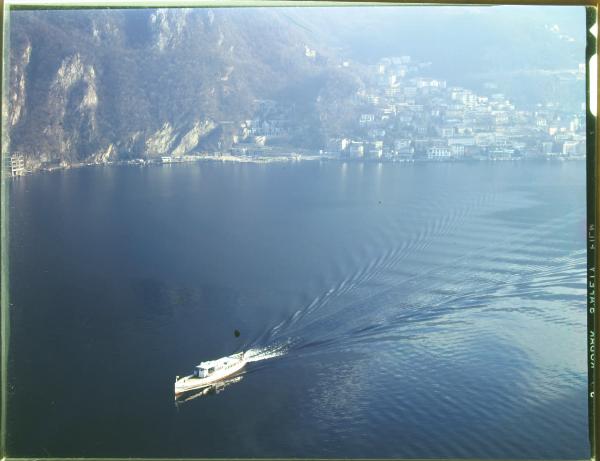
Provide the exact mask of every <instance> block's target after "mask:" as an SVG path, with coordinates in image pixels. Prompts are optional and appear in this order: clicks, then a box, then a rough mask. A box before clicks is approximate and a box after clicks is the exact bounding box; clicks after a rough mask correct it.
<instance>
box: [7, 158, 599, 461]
mask: <svg viewBox="0 0 600 461" xmlns="http://www.w3.org/2000/svg"><path fill="white" fill-rule="evenodd" d="M11 194H12V196H11V213H12V221H11V237H12V242H11V248H12V255H11V294H12V301H11V302H12V309H11V334H12V336H11V362H10V375H9V381H10V386H11V387H10V402H9V403H10V406H9V418H10V426H9V454H10V455H11V456H167V457H168V456H172V457H174V456H181V457H187V456H195V457H235V456H254V457H276V456H284V457H334V456H336V457H404V458H409V457H420V458H425V457H469V458H502V457H505V458H584V457H588V455H589V449H588V443H587V415H586V411H587V402H586V385H587V380H586V355H585V347H586V346H585V344H586V342H585V338H586V318H585V297H586V292H585V267H586V254H585V165H584V163H583V162H565V163H558V162H557V163H554V162H540V163H525V162H523V163H500V164H491V163H476V164H413V165H398V164H360V163H349V164H344V163H318V162H310V163H299V164H286V165H281V164H267V165H253V164H242V165H240V164H212V163H201V164H196V165H173V166H170V167H153V168H97V169H83V170H72V171H66V172H59V173H55V174H47V175H38V176H32V177H26V178H19V180H17V181H14V182H13V183H12V184H11ZM235 329H238V330H239V331H240V332H241V335H240V337H239V338H236V337H235V336H234V334H233V332H234V330H235ZM240 350H244V351H248V350H250V353H249V354H248V356H249V357H250V360H249V362H250V363H249V364H248V365H247V366H246V368H245V370H244V372H243V373H242V374H241V375H240V376H237V377H235V378H234V379H232V380H231V381H229V382H227V383H224V384H223V385H222V386H220V387H219V388H218V389H212V390H211V391H210V392H208V391H207V392H206V393H204V394H202V395H192V396H190V397H192V398H189V399H188V400H187V401H186V402H180V403H179V404H178V405H175V404H174V402H173V381H174V377H175V375H183V374H187V373H188V372H189V371H190V370H191V369H192V367H193V366H194V365H196V364H197V363H198V362H200V361H202V360H206V359H213V358H217V357H220V356H223V355H228V354H231V353H233V352H235V351H240Z"/></svg>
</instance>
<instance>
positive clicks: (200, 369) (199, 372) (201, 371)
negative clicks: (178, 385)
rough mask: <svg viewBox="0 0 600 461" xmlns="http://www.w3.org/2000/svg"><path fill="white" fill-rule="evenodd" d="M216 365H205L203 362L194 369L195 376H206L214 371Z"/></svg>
mask: <svg viewBox="0 0 600 461" xmlns="http://www.w3.org/2000/svg"><path fill="white" fill-rule="evenodd" d="M214 371H215V367H207V368H205V367H203V366H202V365H201V364H200V365H198V366H197V367H196V369H195V370H194V376H195V377H196V378H206V377H207V376H209V375H211V374H212V373H214Z"/></svg>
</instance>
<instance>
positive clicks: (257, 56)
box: [9, 9, 359, 163]
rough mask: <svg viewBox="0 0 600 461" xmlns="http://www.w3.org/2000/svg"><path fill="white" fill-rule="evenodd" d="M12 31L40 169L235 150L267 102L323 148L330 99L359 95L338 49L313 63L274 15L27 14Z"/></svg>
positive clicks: (19, 145)
mask: <svg viewBox="0 0 600 461" xmlns="http://www.w3.org/2000/svg"><path fill="white" fill-rule="evenodd" d="M11 21H12V24H11V32H12V33H11V73H10V108H9V125H10V128H11V147H12V150H13V151H21V152H23V153H25V155H26V157H27V159H28V161H29V162H30V163H31V162H35V161H37V160H39V161H40V162H43V161H56V160H58V161H66V162H76V161H83V160H90V159H92V160H96V161H99V162H100V161H107V160H111V159H113V160H114V159H117V158H127V157H130V156H131V157H139V156H157V155H167V154H184V153H186V152H190V151H193V150H194V149H198V148H202V147H210V145H211V144H213V145H214V144H216V143H219V142H225V143H227V142H228V141H229V142H230V141H231V133H230V131H231V130H232V129H233V128H235V127H237V126H238V125H239V123H240V122H242V121H243V120H245V119H248V118H251V117H252V116H253V114H254V112H255V111H256V110H257V107H258V105H259V103H260V100H265V99H268V100H274V101H285V105H286V106H287V107H291V108H292V109H291V113H290V114H287V115H288V117H289V118H291V120H292V121H293V122H294V123H297V124H299V125H306V137H305V139H302V138H303V137H302V136H297V137H300V138H301V139H300V144H301V145H305V146H306V147H315V146H318V145H320V144H321V142H322V140H321V139H319V130H318V126H316V125H317V123H316V122H317V121H318V120H319V116H318V113H317V112H318V111H317V110H316V106H315V104H316V100H317V97H318V96H319V95H320V93H321V90H322V89H325V88H327V87H330V86H331V84H328V82H329V83H331V82H334V81H336V80H338V79H341V80H343V81H344V82H346V84H347V83H348V82H355V83H356V84H357V85H358V84H359V82H358V80H357V79H356V78H355V77H354V76H352V75H344V74H348V72H347V71H344V70H342V69H339V68H338V67H337V66H336V65H335V63H333V62H331V60H330V58H329V57H328V56H327V52H326V50H324V51H323V52H319V53H318V54H316V55H314V56H307V47H309V49H313V48H314V47H315V46H316V45H314V44H313V43H312V41H311V38H310V37H309V36H308V35H307V34H306V33H305V31H304V30H302V28H300V27H294V26H293V25H291V24H289V22H288V21H286V20H285V18H284V17H282V16H281V15H280V14H278V13H277V12H276V11H271V10H260V11H257V10H245V11H240V10H233V9H214V10H213V9H197V10H190V9H186V10H181V9H159V10H110V11H109V10H104V11H102V10H101V11H90V10H87V11H18V12H14V13H13V14H12V16H11ZM334 86H335V85H334ZM346 86H347V85H346ZM355 91H356V88H355V86H354V85H353V84H351V85H350V86H349V87H348V86H347V88H346V94H344V93H343V92H342V94H340V92H339V91H338V92H336V94H335V96H336V98H339V97H342V98H343V97H345V96H350V95H352V94H353V93H354V92H355ZM323 96H325V97H326V96H327V91H325V92H324V93H323ZM315 130H316V131H315ZM296 132H297V133H300V134H302V132H303V131H302V127H301V126H300V127H299V129H298V130H296ZM296 142H298V140H296Z"/></svg>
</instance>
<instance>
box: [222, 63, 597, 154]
mask: <svg viewBox="0 0 600 461" xmlns="http://www.w3.org/2000/svg"><path fill="white" fill-rule="evenodd" d="M428 64H429V63H419V62H414V61H412V60H411V57H410V56H402V57H396V58H385V59H382V60H381V61H380V62H379V63H378V64H376V65H372V66H369V68H368V69H369V79H368V86H366V87H365V88H362V89H361V90H359V91H358V92H357V93H356V95H355V97H354V98H355V101H354V103H355V104H356V105H357V106H359V107H361V108H362V110H361V112H360V113H359V114H357V117H356V124H355V128H354V133H353V134H352V135H351V136H339V137H332V138H329V139H327V143H326V145H324V146H323V147H322V149H321V150H320V154H321V155H322V156H326V157H328V158H342V159H371V160H396V161H412V160H458V159H477V160H486V159H493V160H497V159H517V158H531V157H559V158H576V157H581V156H584V155H585V108H584V107H582V108H581V111H580V112H579V113H569V112H565V111H564V110H563V109H562V108H561V107H560V106H559V105H558V103H554V102H548V103H547V104H545V105H541V104H538V105H537V106H536V107H531V108H520V107H515V105H514V104H513V103H512V102H511V101H510V100H509V98H507V97H506V96H505V95H504V94H501V93H495V92H494V89H495V87H494V84H493V83H487V84H486V85H485V86H486V90H487V92H488V93H489V96H482V95H478V94H476V93H475V92H474V91H471V90H469V89H466V88H460V87H454V86H449V85H448V84H447V82H446V81H445V80H439V79H433V78H425V77H420V76H419V75H420V74H421V73H422V71H423V69H425V68H426V67H428ZM351 65H352V64H351V63H350V62H348V61H345V62H343V63H342V66H347V67H349V66H351ZM563 78H570V79H584V78H585V66H584V65H581V66H580V67H579V69H577V70H576V71H575V70H574V71H573V72H571V73H570V74H567V75H565V76H564V77H563ZM262 105H263V107H264V110H263V111H261V112H259V113H260V114H261V117H257V118H255V119H254V120H248V121H246V122H244V123H242V125H241V127H240V132H239V136H238V137H237V138H236V139H235V141H236V142H235V144H234V146H233V147H232V148H231V151H230V152H231V154H232V155H234V156H260V155H265V154H268V153H272V151H273V149H269V148H268V146H269V144H270V143H271V142H273V140H276V139H278V138H281V137H282V136H286V135H289V132H290V131H291V130H293V129H294V128H293V126H291V124H290V122H289V120H286V118H285V115H284V111H282V110H279V111H277V110H275V103H274V102H271V104H269V102H268V101H263V102H262ZM274 113H275V114H277V116H275V117H274V116H271V114H274Z"/></svg>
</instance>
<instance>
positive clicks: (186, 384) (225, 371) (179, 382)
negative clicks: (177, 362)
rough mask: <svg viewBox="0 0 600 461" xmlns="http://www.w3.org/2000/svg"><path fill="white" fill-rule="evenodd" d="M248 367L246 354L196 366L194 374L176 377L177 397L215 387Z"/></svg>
mask: <svg viewBox="0 0 600 461" xmlns="http://www.w3.org/2000/svg"><path fill="white" fill-rule="evenodd" d="M245 365H246V359H245V357H244V353H243V352H240V353H239V354H234V355H230V356H228V357H222V358H220V359H217V360H210V361H207V362H202V363H201V364H200V365H198V366H196V368H195V369H194V373H193V374H191V375H188V376H184V377H183V378H180V377H179V376H176V377H175V397H177V396H180V395H182V394H184V393H186V392H189V391H193V390H196V389H202V388H203V387H208V386H213V385H214V384H216V383H218V382H219V381H222V380H224V379H225V378H227V377H228V376H231V375H233V374H235V373H237V372H238V371H240V370H241V369H242V368H244V366H245Z"/></svg>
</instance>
